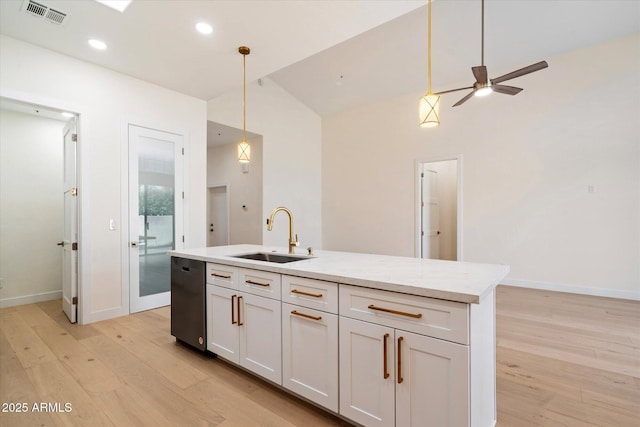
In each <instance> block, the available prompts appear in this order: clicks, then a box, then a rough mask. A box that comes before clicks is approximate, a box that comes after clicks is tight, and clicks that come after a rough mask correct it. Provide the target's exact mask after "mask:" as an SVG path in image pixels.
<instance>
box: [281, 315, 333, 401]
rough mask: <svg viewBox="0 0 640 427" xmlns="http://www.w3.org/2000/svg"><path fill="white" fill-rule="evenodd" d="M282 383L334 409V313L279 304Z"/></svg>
mask: <svg viewBox="0 0 640 427" xmlns="http://www.w3.org/2000/svg"><path fill="white" fill-rule="evenodd" d="M282 370H283V372H282V385H283V386H284V387H286V388H287V389H289V390H291V391H293V392H295V393H297V394H299V395H301V396H304V397H306V398H307V399H309V400H311V401H313V402H314V403H317V404H319V405H321V406H324V407H325V408H327V409H329V410H331V411H333V412H338V316H337V315H335V314H330V313H325V312H322V311H318V310H312V309H310V308H305V307H300V306H297V305H291V304H284V303H283V304H282Z"/></svg>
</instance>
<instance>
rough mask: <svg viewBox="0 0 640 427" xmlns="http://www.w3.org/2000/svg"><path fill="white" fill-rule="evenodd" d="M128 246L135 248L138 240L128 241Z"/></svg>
mask: <svg viewBox="0 0 640 427" xmlns="http://www.w3.org/2000/svg"><path fill="white" fill-rule="evenodd" d="M129 246H131V247H132V248H136V247H138V242H129Z"/></svg>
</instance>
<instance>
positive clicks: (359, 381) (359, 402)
mask: <svg viewBox="0 0 640 427" xmlns="http://www.w3.org/2000/svg"><path fill="white" fill-rule="evenodd" d="M339 322H340V414H341V415H343V416H345V417H347V418H349V419H352V420H353V421H355V422H357V423H360V424H362V425H364V426H380V427H383V426H385V427H386V426H389V427H393V426H394V425H395V384H394V366H395V355H394V348H393V346H394V335H393V333H394V331H393V329H392V328H388V327H386V326H380V325H376V324H373V323H367V322H362V321H360V320H354V319H349V318H345V317H340V320H339ZM385 362H386V363H385ZM398 426H402V427H405V426H404V425H403V424H398Z"/></svg>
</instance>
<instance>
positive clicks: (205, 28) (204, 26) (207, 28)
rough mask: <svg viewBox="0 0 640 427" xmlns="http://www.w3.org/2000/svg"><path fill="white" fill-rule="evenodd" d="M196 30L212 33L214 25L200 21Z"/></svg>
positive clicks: (202, 32)
mask: <svg viewBox="0 0 640 427" xmlns="http://www.w3.org/2000/svg"><path fill="white" fill-rule="evenodd" d="M196 30H198V32H199V33H200V34H211V33H212V32H213V27H212V26H211V25H209V24H207V23H206V22H198V23H197V24H196Z"/></svg>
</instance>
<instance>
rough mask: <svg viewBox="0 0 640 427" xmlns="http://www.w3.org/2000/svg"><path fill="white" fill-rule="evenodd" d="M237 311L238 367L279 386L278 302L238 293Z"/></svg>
mask: <svg viewBox="0 0 640 427" xmlns="http://www.w3.org/2000/svg"><path fill="white" fill-rule="evenodd" d="M238 298H239V299H240V311H239V312H238V322H239V323H238V325H239V328H238V329H239V330H240V362H239V363H240V365H241V366H244V367H245V368H247V369H249V370H250V371H253V372H255V373H256V374H258V375H260V376H262V377H264V378H266V379H268V380H271V381H273V382H275V383H277V384H280V385H281V384H282V335H281V321H282V320H281V314H280V313H281V307H280V304H281V303H280V301H279V300H274V299H270V298H265V297H259V296H257V295H252V294H247V293H244V292H239V293H238Z"/></svg>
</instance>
